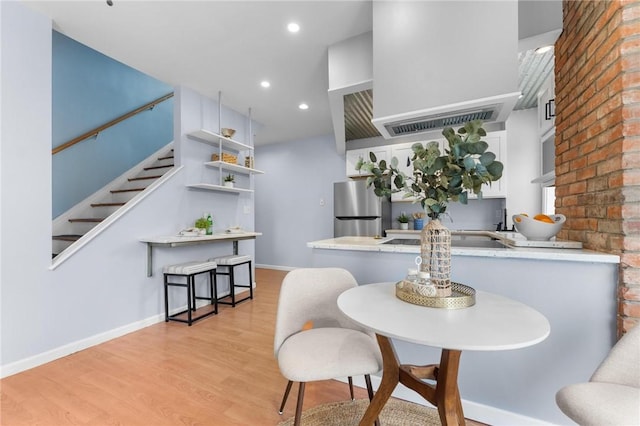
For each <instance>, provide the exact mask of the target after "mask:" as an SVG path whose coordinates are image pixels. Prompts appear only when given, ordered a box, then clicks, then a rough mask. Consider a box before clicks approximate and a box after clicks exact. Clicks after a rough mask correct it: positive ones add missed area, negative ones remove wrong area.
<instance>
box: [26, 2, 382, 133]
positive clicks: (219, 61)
mask: <svg viewBox="0 0 640 426" xmlns="http://www.w3.org/2000/svg"><path fill="white" fill-rule="evenodd" d="M25 3H26V4H27V5H29V6H31V7H32V8H33V9H36V10H39V11H41V12H43V13H44V14H45V15H47V16H49V17H50V18H51V19H52V20H53V24H54V29H55V30H56V31H59V32H61V33H63V34H65V35H66V36H68V37H71V38H73V39H74V40H76V41H79V42H80V43H83V44H85V45H87V46H89V47H91V48H92V49H95V50H97V51H99V52H101V53H103V54H105V55H107V56H109V57H111V58H114V59H116V60H118V61H120V62H122V63H125V64H127V65H129V66H131V67H133V68H135V69H137V70H139V71H142V72H144V73H146V74H148V75H151V76H153V77H155V78H157V79H159V80H161V81H164V82H166V83H168V84H171V85H174V86H175V85H183V86H186V87H189V88H191V89H194V90H196V91H197V92H199V93H202V94H204V95H206V96H208V97H211V98H217V97H218V91H221V92H222V102H223V104H225V105H226V106H228V107H230V108H232V109H234V110H237V111H239V112H243V113H246V112H247V109H248V108H249V107H251V109H252V116H253V118H254V119H255V120H256V121H258V122H259V123H261V124H263V125H264V127H263V128H262V129H261V130H260V132H259V133H258V134H257V135H256V144H264V143H273V142H283V141H290V140H296V139H303V138H306V137H311V136H317V135H326V134H331V133H332V132H333V128H332V124H331V117H330V113H329V102H328V98H327V89H328V65H327V48H328V46H330V45H332V44H334V43H336V42H339V41H342V40H345V39H347V38H350V37H353V36H355V35H358V34H362V33H364V32H367V31H370V30H371V26H372V6H371V2H370V1H368V0H366V1H361V0H349V1H252V2H250V1H130V0H113V6H112V7H109V6H108V5H107V3H106V1H105V0H89V1H30V0H27V1H26V2H25ZM291 21H295V22H297V23H298V24H299V25H300V27H301V29H300V31H299V32H298V33H297V34H291V33H289V32H288V31H287V24H288V23H289V22H291ZM264 79H266V80H269V81H270V82H271V87H270V88H269V89H264V88H262V87H261V86H260V82H261V81H262V80H264ZM301 102H304V103H307V104H308V105H309V109H308V110H306V111H302V110H300V109H299V108H298V105H299V104H300V103H301Z"/></svg>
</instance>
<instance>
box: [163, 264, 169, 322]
mask: <svg viewBox="0 0 640 426" xmlns="http://www.w3.org/2000/svg"><path fill="white" fill-rule="evenodd" d="M164 322H169V284H168V279H167V274H164Z"/></svg>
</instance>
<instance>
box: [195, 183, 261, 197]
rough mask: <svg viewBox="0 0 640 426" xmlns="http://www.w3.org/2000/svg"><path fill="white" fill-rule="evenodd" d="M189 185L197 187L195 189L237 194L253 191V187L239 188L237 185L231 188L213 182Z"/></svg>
mask: <svg viewBox="0 0 640 426" xmlns="http://www.w3.org/2000/svg"><path fill="white" fill-rule="evenodd" d="M187 187H188V188H195V189H204V190H207V191H219V192H232V193H236V194H240V193H252V192H253V189H244V188H237V187H235V186H234V187H233V188H230V187H228V186H222V185H213V184H211V183H193V184H191V185H187Z"/></svg>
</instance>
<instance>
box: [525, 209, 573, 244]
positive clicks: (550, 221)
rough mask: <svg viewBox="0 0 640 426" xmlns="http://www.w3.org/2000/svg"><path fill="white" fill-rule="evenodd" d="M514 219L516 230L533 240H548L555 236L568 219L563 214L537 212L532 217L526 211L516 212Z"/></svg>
mask: <svg viewBox="0 0 640 426" xmlns="http://www.w3.org/2000/svg"><path fill="white" fill-rule="evenodd" d="M512 219H513V225H514V226H515V228H516V231H518V232H519V233H521V234H522V235H524V236H525V237H526V238H527V240H531V241H547V240H549V239H551V238H553V237H555V236H556V235H557V234H558V232H560V230H561V229H562V225H564V222H565V221H566V220H567V218H566V217H565V215H563V214H552V215H546V214H537V215H535V216H534V217H533V218H531V217H529V215H527V214H525V213H522V214H514V215H513V216H512Z"/></svg>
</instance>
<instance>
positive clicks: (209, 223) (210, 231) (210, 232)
mask: <svg viewBox="0 0 640 426" xmlns="http://www.w3.org/2000/svg"><path fill="white" fill-rule="evenodd" d="M207 235H213V218H212V217H211V213H209V214H208V215H207Z"/></svg>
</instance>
